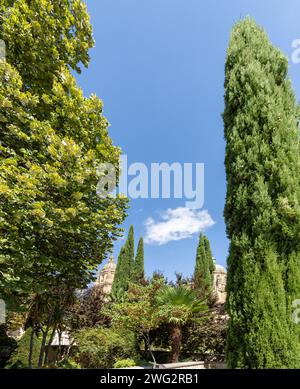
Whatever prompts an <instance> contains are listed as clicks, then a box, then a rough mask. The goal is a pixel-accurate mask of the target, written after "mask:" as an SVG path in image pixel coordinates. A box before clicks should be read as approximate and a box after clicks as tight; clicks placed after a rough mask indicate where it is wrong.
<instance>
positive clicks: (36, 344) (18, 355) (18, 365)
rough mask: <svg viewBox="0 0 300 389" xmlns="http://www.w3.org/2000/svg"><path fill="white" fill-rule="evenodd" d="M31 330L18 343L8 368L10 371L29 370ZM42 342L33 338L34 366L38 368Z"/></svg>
mask: <svg viewBox="0 0 300 389" xmlns="http://www.w3.org/2000/svg"><path fill="white" fill-rule="evenodd" d="M30 336H31V328H28V330H27V331H26V332H25V334H24V335H23V336H22V338H21V339H20V340H19V341H18V345H17V348H16V350H15V351H14V352H13V354H12V356H11V357H10V359H9V361H8V363H7V365H6V368H8V369H27V368H28V355H29V346H30ZM40 347H41V342H40V340H39V339H38V337H37V336H36V335H34V338H33V353H32V365H33V367H37V364H38V358H39V353H40Z"/></svg>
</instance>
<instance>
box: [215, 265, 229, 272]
mask: <svg viewBox="0 0 300 389" xmlns="http://www.w3.org/2000/svg"><path fill="white" fill-rule="evenodd" d="M214 271H215V272H216V273H224V274H226V273H227V272H226V269H225V267H223V266H221V265H218V264H215V270H214Z"/></svg>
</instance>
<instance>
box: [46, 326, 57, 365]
mask: <svg viewBox="0 0 300 389" xmlns="http://www.w3.org/2000/svg"><path fill="white" fill-rule="evenodd" d="M55 332H56V326H54V327H53V330H52V333H51V335H50V339H49V342H48V345H47V347H46V352H45V360H44V364H45V365H47V364H48V363H49V352H50V347H51V344H52V342H53V339H54V335H55ZM55 362H56V361H55Z"/></svg>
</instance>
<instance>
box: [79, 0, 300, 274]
mask: <svg viewBox="0 0 300 389" xmlns="http://www.w3.org/2000/svg"><path fill="white" fill-rule="evenodd" d="M87 5H88V10H89V12H90V15H91V21H92V24H93V29H94V38H95V40H96V46H95V48H94V49H93V50H91V52H90V54H91V63H90V66H89V68H88V69H84V70H83V73H82V74H81V75H80V76H77V80H78V82H79V85H80V86H81V87H82V88H83V90H84V93H85V95H86V96H88V95H90V94H91V93H96V94H97V95H98V96H99V97H100V98H101V99H102V100H103V102H104V112H105V116H106V117H107V118H108V120H109V122H110V123H111V127H110V135H111V137H112V139H113V142H114V144H116V145H118V146H120V147H121V148H122V150H123V153H125V154H126V155H127V156H128V162H129V163H134V162H143V163H145V164H146V165H148V166H150V164H151V163H154V162H158V163H161V162H167V163H170V164H171V163H173V162H180V163H188V162H190V163H204V164H205V203H204V207H203V210H206V211H207V212H208V214H209V215H210V217H211V219H213V221H214V222H215V224H214V225H213V226H211V227H210V228H207V229H206V230H205V233H206V235H207V236H208V237H209V239H210V241H211V245H212V250H213V254H214V256H215V258H216V259H217V262H218V263H220V264H223V265H225V264H226V257H227V251H228V240H227V238H226V232H225V225H224V220H223V207H224V199H225V192H226V180H225V171H224V148H225V143H224V139H223V124H222V118H221V113H222V111H223V93H224V91H223V83H224V62H225V55H226V47H227V45H228V40H229V36H230V30H231V28H232V26H233V24H234V23H235V22H236V21H237V20H239V19H240V18H243V17H245V16H246V15H250V16H253V17H254V18H255V19H256V21H257V22H258V23H259V24H261V25H262V26H263V27H264V28H265V29H266V31H267V32H268V35H269V37H270V39H271V41H272V42H273V43H274V44H275V45H276V46H278V47H279V48H281V50H283V52H284V53H285V54H286V55H287V56H288V57H289V58H291V54H292V51H293V49H292V47H291V44H292V41H293V40H295V39H297V38H300V24H299V14H300V3H299V0H286V1H282V0H264V1H261V0H239V1H238V0H209V1H207V0H204V1H199V0H88V1H87ZM290 76H291V78H292V80H293V85H294V88H295V90H296V93H297V97H298V98H299V94H300V64H294V63H292V61H290ZM184 203H185V200H184V199H182V200H179V199H137V200H132V201H131V208H130V209H129V216H128V218H127V219H126V222H125V223H124V227H125V228H126V231H127V230H128V227H129V225H130V224H133V225H134V227H135V232H136V241H137V239H138V237H139V236H144V237H146V236H147V234H148V235H149V231H147V228H146V225H145V222H146V220H148V219H149V218H151V219H153V221H152V225H153V224H154V225H155V226H157V225H158V227H159V226H161V224H159V223H161V222H162V219H161V218H162V215H163V216H164V217H165V220H164V222H165V221H167V222H168V223H167V225H166V224H164V225H163V226H164V228H167V229H168V228H169V229H172V228H174V225H176V223H177V224H178V223H180V225H181V226H182V229H183V230H184V228H186V229H187V230H189V231H186V234H185V233H184V231H183V233H182V236H188V237H186V238H184V239H180V240H176V241H173V240H171V238H170V239H165V241H168V240H169V241H168V242H167V243H165V244H146V245H145V267H146V272H147V274H149V275H150V274H151V273H152V272H153V271H154V270H158V269H160V270H162V271H163V272H164V274H165V275H166V276H167V277H168V278H169V279H171V278H174V273H175V271H177V272H180V273H183V274H184V275H190V274H191V273H192V272H193V268H194V263H195V253H196V247H197V241H198V236H199V232H198V231H197V229H199V228H201V226H203V225H207V223H206V224H205V220H203V214H201V213H199V212H198V213H197V212H196V213H195V212H192V213H188V212H186V210H184V211H183V212H181V211H180V209H181V208H182V207H184ZM178 208H179V211H178ZM168 209H169V212H168V214H166V211H167V210H168ZM199 215H200V216H199ZM174 218H175V220H174ZM180 218H182V220H181V219H180ZM174 222H175V223H174ZM208 224H209V223H208ZM195 226H196V227H195ZM193 231H197V232H195V233H194V234H192V232H193ZM189 235H190V236H189ZM168 236H170V237H172V231H169V234H168V233H167V237H168ZM157 243H158V241H157ZM122 244H123V241H119V242H117V243H116V245H115V256H117V255H118V253H119V249H120V246H121V245H122Z"/></svg>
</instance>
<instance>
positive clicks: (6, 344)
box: [0, 324, 17, 369]
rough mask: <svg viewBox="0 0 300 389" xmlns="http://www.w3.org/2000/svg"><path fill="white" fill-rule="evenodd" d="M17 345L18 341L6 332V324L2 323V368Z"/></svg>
mask: <svg viewBox="0 0 300 389" xmlns="http://www.w3.org/2000/svg"><path fill="white" fill-rule="evenodd" d="M16 347H17V342H16V341H15V340H14V339H12V338H9V337H8V336H7V334H6V327H5V325H4V324H2V325H0V369H3V368H4V367H5V365H6V364H7V361H8V360H9V358H10V357H11V355H12V353H13V351H14V350H15V348H16Z"/></svg>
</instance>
